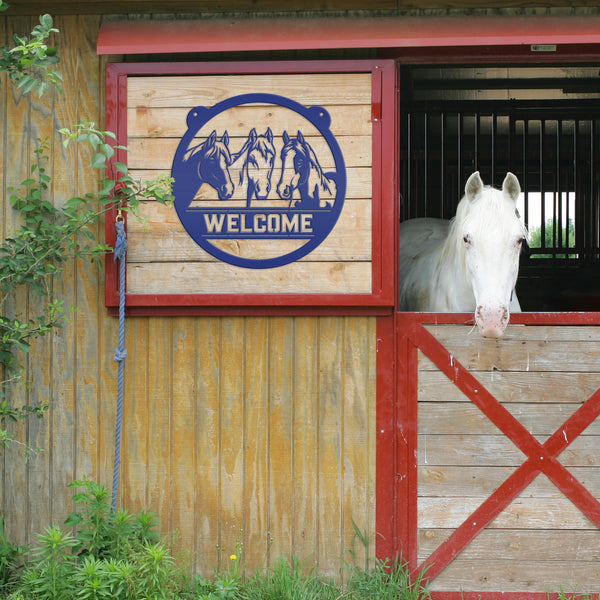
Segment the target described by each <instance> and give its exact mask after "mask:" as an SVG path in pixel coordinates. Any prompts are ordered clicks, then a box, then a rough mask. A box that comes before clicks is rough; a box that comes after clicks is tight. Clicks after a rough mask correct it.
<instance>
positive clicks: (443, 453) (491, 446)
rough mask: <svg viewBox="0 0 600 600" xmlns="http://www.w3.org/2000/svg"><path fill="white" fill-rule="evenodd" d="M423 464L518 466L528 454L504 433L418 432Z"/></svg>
mask: <svg viewBox="0 0 600 600" xmlns="http://www.w3.org/2000/svg"><path fill="white" fill-rule="evenodd" d="M418 443H419V450H418V461H419V464H422V465H471V466H475V467H483V466H490V465H492V466H509V467H512V466H518V465H520V464H522V463H523V461H524V460H525V455H524V454H523V453H522V452H521V451H520V450H519V449H518V448H517V447H516V446H515V445H514V444H513V443H512V442H511V441H510V440H509V439H508V438H506V437H505V436H504V435H502V434H500V433H498V435H484V434H482V435H453V434H446V435H439V434H424V435H419V441H418Z"/></svg>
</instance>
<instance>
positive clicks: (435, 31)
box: [97, 15, 600, 54]
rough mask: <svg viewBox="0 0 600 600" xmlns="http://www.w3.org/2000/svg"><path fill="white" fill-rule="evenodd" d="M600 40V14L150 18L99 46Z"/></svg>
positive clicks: (103, 32)
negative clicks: (599, 15)
mask: <svg viewBox="0 0 600 600" xmlns="http://www.w3.org/2000/svg"><path fill="white" fill-rule="evenodd" d="M599 41H600V18H599V17H598V16H597V15H579V16H574V15H573V16H562V15H561V16H539V15H532V16H502V15H493V16H461V17H460V19H458V18H456V17H407V16H398V17H389V16H388V17H360V18H359V17H323V18H311V19H298V18H278V19H236V20H232V19H203V20H180V21H175V20H155V21H148V20H143V21H106V22H104V23H102V25H101V28H100V33H99V36H98V44H97V52H98V54H160V53H165V54H166V53H168V54H173V53H178V52H228V51H236V52H242V51H251V50H308V49H311V50H312V49H319V48H422V47H454V46H457V47H465V46H475V47H479V46H482V45H504V46H511V45H517V46H522V45H526V46H529V45H531V44H561V45H562V44H578V45H581V44H595V43H598V42H599ZM536 54H539V53H536Z"/></svg>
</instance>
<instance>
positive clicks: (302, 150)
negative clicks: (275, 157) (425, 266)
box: [277, 131, 310, 200]
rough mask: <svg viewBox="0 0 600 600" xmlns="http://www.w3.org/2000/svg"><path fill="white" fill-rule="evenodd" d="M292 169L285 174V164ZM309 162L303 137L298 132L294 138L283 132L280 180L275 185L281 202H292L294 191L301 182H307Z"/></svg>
mask: <svg viewBox="0 0 600 600" xmlns="http://www.w3.org/2000/svg"><path fill="white" fill-rule="evenodd" d="M290 162H291V163H292V168H291V169H288V170H287V172H286V163H288V164H289V163H290ZM309 172H310V161H309V157H308V152H307V150H306V142H305V141H304V136H303V135H302V133H301V132H300V131H299V132H298V134H297V135H296V137H295V138H290V136H289V135H288V132H287V131H284V132H283V148H282V149H281V178H280V180H279V183H278V184H277V194H278V195H279V197H280V198H282V199H283V200H292V197H293V195H294V190H295V189H297V188H298V186H299V185H300V183H301V182H303V181H306V180H308V174H309Z"/></svg>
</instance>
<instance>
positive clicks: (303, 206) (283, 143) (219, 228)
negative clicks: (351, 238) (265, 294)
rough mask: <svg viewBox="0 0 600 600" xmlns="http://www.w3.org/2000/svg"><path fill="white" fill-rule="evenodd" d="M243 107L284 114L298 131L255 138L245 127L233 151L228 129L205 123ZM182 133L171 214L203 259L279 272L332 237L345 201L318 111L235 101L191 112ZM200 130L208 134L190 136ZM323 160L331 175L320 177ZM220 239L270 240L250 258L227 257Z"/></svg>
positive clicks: (259, 97) (342, 179)
mask: <svg viewBox="0 0 600 600" xmlns="http://www.w3.org/2000/svg"><path fill="white" fill-rule="evenodd" d="M249 104H252V105H257V104H259V105H267V106H269V105H270V106H276V107H283V108H285V109H288V110H291V111H293V112H294V113H296V115H300V117H302V118H301V119H300V124H301V125H300V126H299V127H295V129H296V132H295V133H292V134H290V133H289V132H288V131H287V130H283V131H282V132H281V135H274V134H273V131H272V130H271V128H270V127H267V128H266V130H265V131H264V132H261V133H259V132H257V129H256V127H253V128H252V129H250V131H249V132H248V135H247V137H246V138H245V139H244V141H243V143H240V144H239V147H238V148H237V149H234V148H232V146H233V145H234V144H233V142H232V141H231V139H230V136H229V132H228V130H223V131H219V130H217V128H216V127H215V128H214V129H212V130H211V121H213V119H215V118H216V117H219V116H220V115H221V114H222V113H226V112H227V111H230V110H232V109H235V108H236V107H240V106H244V105H249ZM296 115H295V117H296V118H295V122H298V119H297V116H296ZM233 118H235V117H234V116H232V119H233ZM221 122H222V119H221ZM302 123H305V124H306V126H303V125H302ZM187 126H188V130H187V131H186V133H185V134H184V136H183V137H182V139H181V142H180V143H179V146H178V148H177V151H176V153H175V158H174V160H173V167H172V172H171V175H172V177H173V179H174V184H173V194H174V196H175V209H176V210H177V214H178V215H179V218H180V220H181V223H182V224H183V226H184V228H185V229H186V231H187V232H188V234H189V235H190V236H191V237H192V238H193V239H194V240H195V241H196V243H197V244H199V245H200V246H201V247H202V248H203V249H204V250H206V252H208V253H209V254H211V255H212V256H214V257H215V258H217V259H219V260H221V261H223V262H226V263H229V264H232V265H237V266H240V267H246V268H253V269H266V268H272V267H280V266H283V265H286V264H289V263H292V262H294V261H297V260H298V259H300V258H302V257H304V256H306V255H307V254H309V253H310V252H312V251H313V250H314V249H315V248H316V247H317V246H318V245H319V244H321V242H323V240H324V239H325V238H326V237H327V236H328V235H329V233H330V232H331V231H332V229H333V228H334V226H335V224H336V222H337V220H338V217H339V215H340V213H341V210H342V207H343V204H344V200H345V197H346V167H345V163H344V157H343V155H342V152H341V150H340V147H339V145H338V143H337V140H336V139H335V137H334V136H333V134H332V133H331V130H330V126H331V117H330V115H329V113H328V112H327V111H326V110H325V109H324V108H321V107H319V106H313V107H306V106H303V105H302V104H300V103H298V102H296V101H294V100H291V99H289V98H286V97H284V96H278V95H275V94H264V93H255V94H243V95H239V96H235V97H233V98H229V99H227V100H223V101H222V102H219V103H217V104H215V105H214V106H210V107H207V106H197V107H195V108H193V109H192V110H191V111H190V112H189V113H188V116H187ZM203 128H204V131H206V132H209V133H205V134H203V135H198V134H199V132H200V131H201V129H203ZM315 128H316V132H317V133H315ZM303 130H304V133H303ZM307 132H310V133H311V138H310V139H311V142H312V143H309V140H307V139H306V138H307V137H309V136H308V133H307ZM320 140H324V141H325V143H326V146H324V145H323V144H322V143H321V144H319V147H320V150H319V151H318V152H317V151H315V148H314V146H316V145H317V144H315V141H317V142H318V141H320ZM324 159H325V160H328V161H329V162H330V163H331V162H332V163H333V165H334V167H335V168H334V170H333V171H328V172H325V171H324V169H323V167H322V163H323V160H324ZM203 186H208V190H209V192H210V193H209V194H208V195H207V194H206V193H204V194H203V195H202V199H200V200H199V199H197V198H196V196H197V194H198V192H199V191H200V188H202V187H203ZM205 189H206V187H205ZM236 190H237V192H238V193H237V194H236ZM240 194H242V195H241V196H240ZM234 195H235V196H234ZM206 200H210V201H206ZM224 240H229V241H231V240H272V242H271V243H272V245H273V248H272V251H270V252H267V253H266V254H267V256H265V252H264V245H262V246H261V251H260V254H259V253H258V252H257V255H256V256H252V255H249V253H251V252H252V250H251V248H252V245H251V244H249V245H248V248H249V250H246V252H245V254H243V255H242V254H236V253H234V252H232V251H229V250H228V248H237V245H236V244H231V243H229V244H227V243H223V241H224ZM277 240H295V241H296V243H295V244H292V246H293V249H290V245H289V244H288V245H282V244H279V245H280V246H281V248H284V249H283V250H278V242H277Z"/></svg>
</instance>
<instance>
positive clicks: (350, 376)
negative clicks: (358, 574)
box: [342, 319, 376, 565]
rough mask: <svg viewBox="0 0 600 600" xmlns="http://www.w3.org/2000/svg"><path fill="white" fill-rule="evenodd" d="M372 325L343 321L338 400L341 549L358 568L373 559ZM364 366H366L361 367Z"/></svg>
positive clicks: (373, 369) (373, 404)
mask: <svg viewBox="0 0 600 600" xmlns="http://www.w3.org/2000/svg"><path fill="white" fill-rule="evenodd" d="M372 327H373V322H372V321H371V322H369V321H367V320H365V321H355V320H353V319H345V332H344V333H345V335H344V354H345V356H346V357H347V358H346V361H345V362H346V366H345V371H344V382H343V388H342V397H343V398H344V408H343V413H342V418H343V427H344V445H343V454H344V459H343V486H344V489H343V494H344V496H343V497H344V507H353V508H352V510H351V511H350V510H344V515H343V530H344V546H345V550H348V549H353V550H354V555H355V560H356V564H358V565H362V564H364V562H365V559H366V555H367V554H368V556H369V557H372V556H375V541H376V540H375V539H373V538H369V536H368V532H369V531H371V530H372V529H373V527H374V520H375V497H374V494H373V493H372V490H374V489H375V483H376V481H375V469H374V464H373V463H372V457H373V456H374V455H375V436H374V435H373V432H374V431H375V402H373V397H372V396H370V390H373V389H374V387H375V378H374V377H375V372H376V365H375V361H374V357H375V352H374V351H373V350H374V348H373V345H372V344H373V341H374V337H373V336H372V335H369V331H370V330H371V328H372ZM365 363H366V364H365ZM354 525H356V526H357V527H358V528H359V529H360V530H361V532H363V533H365V534H367V537H368V538H369V545H368V547H367V548H365V547H364V546H363V544H361V543H360V542H359V541H358V540H357V539H355V538H354Z"/></svg>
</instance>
